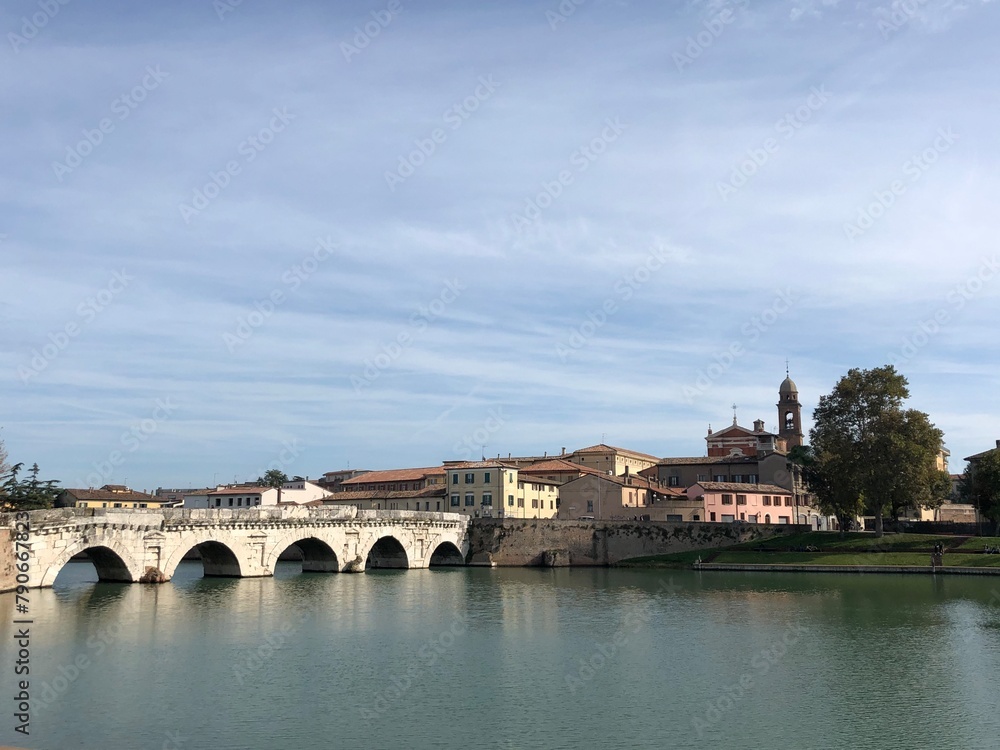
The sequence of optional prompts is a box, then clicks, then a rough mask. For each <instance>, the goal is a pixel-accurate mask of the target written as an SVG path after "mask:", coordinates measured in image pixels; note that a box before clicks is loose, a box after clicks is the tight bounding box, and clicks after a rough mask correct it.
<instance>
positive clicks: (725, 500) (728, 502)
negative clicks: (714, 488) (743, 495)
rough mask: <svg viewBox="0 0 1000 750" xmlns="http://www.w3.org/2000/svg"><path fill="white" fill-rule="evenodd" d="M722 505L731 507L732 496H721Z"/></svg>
mask: <svg viewBox="0 0 1000 750" xmlns="http://www.w3.org/2000/svg"><path fill="white" fill-rule="evenodd" d="M722 504H723V505H732V504H733V496H732V495H723V496H722Z"/></svg>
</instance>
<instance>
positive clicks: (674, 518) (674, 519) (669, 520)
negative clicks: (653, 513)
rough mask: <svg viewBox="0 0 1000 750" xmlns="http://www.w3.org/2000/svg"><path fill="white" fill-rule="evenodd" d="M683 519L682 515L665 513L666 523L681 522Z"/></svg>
mask: <svg viewBox="0 0 1000 750" xmlns="http://www.w3.org/2000/svg"><path fill="white" fill-rule="evenodd" d="M683 520H684V516H675V515H671V514H670V513H668V514H667V523H681V522H682V521H683Z"/></svg>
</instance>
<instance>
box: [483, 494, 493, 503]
mask: <svg viewBox="0 0 1000 750" xmlns="http://www.w3.org/2000/svg"><path fill="white" fill-rule="evenodd" d="M483 505H493V493H492V492H484V493H483Z"/></svg>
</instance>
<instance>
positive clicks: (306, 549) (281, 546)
mask: <svg viewBox="0 0 1000 750" xmlns="http://www.w3.org/2000/svg"><path fill="white" fill-rule="evenodd" d="M292 545H295V546H296V547H298V548H299V549H300V550H301V551H302V572H303V573H339V572H340V569H341V561H340V559H339V558H338V557H337V553H336V552H334V544H333V543H332V542H331V541H330V540H328V539H323V538H321V536H320V535H317V534H309V533H308V532H303V531H298V532H296V533H294V534H286V535H285V536H283V537H282V538H281V539H279V540H278V541H277V542H276V543H275V544H274V545H273V546H272V547H271V550H270V552H268V554H267V557H266V558H265V560H264V568H265V570H267V571H268V572H269V573H271V574H272V575H273V574H274V568H275V566H276V565H277V564H278V558H279V557H281V555H282V553H283V552H284V551H285V550H287V549H288V548H289V547H291V546H292Z"/></svg>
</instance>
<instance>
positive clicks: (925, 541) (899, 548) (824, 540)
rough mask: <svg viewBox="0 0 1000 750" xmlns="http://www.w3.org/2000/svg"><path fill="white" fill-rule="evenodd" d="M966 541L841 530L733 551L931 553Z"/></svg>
mask: <svg viewBox="0 0 1000 750" xmlns="http://www.w3.org/2000/svg"><path fill="white" fill-rule="evenodd" d="M963 541H965V537H960V536H939V535H935V534H886V535H885V536H883V537H881V538H877V537H876V536H875V535H874V534H871V533H868V534H865V533H859V532H851V533H848V534H844V535H841V534H840V532H837V531H809V532H806V533H804V534H790V535H789V536H781V537H777V538H773V539H764V540H758V541H754V542H746V543H744V544H738V545H736V546H735V547H733V548H732V549H737V548H742V549H758V548H762V549H765V550H795V549H798V548H802V547H816V549H818V550H821V551H829V552H841V551H842V552H855V551H856V552H916V551H921V552H923V551H925V550H926V551H928V552H929V551H930V549H931V548H932V547H933V546H934V545H935V544H943V545H944V547H945V549H952V548H954V547H956V546H957V545H960V544H961V543H962V542H963Z"/></svg>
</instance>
